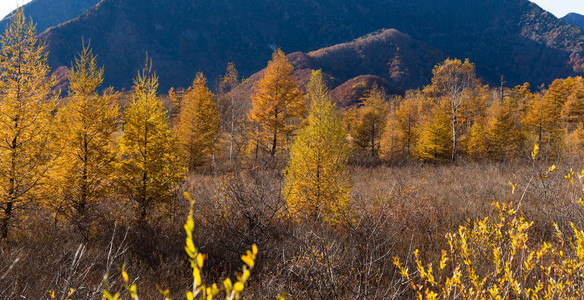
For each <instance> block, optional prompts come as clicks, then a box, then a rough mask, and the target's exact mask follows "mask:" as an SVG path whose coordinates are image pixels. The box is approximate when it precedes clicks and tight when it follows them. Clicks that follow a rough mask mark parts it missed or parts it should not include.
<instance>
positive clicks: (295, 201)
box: [282, 71, 351, 222]
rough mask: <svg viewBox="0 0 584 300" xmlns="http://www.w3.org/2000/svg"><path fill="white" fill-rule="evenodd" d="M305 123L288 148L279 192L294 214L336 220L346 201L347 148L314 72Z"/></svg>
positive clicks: (348, 184) (336, 115)
mask: <svg viewBox="0 0 584 300" xmlns="http://www.w3.org/2000/svg"><path fill="white" fill-rule="evenodd" d="M306 98H307V100H309V101H310V110H309V115H308V118H307V124H306V126H305V127H302V128H301V129H300V130H299V131H298V134H297V135H296V137H295V138H294V143H293V144H292V147H291V148H290V162H289V164H288V167H287V168H286V172H285V174H286V183H285V186H284V188H283V191H282V193H283V195H284V197H285V198H286V199H287V203H288V207H289V212H290V213H291V214H293V215H295V216H297V217H298V216H300V217H301V218H302V216H304V217H310V218H315V219H319V220H326V221H329V222H338V221H339V220H340V218H341V214H342V212H343V211H344V210H345V209H346V208H347V205H348V203H349V192H350V190H351V182H350V175H349V173H348V171H347V169H346V165H347V161H348V159H349V149H348V146H347V141H346V140H345V137H346V132H345V130H344V128H343V122H342V119H341V116H340V114H339V112H338V111H337V108H336V107H335V105H334V104H333V103H332V102H331V100H330V97H329V95H328V91H327V89H326V87H325V84H324V83H323V80H322V73H321V72H320V71H314V72H313V73H312V77H311V79H310V82H309V83H308V86H307V91H306Z"/></svg>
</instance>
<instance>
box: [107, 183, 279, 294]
mask: <svg viewBox="0 0 584 300" xmlns="http://www.w3.org/2000/svg"><path fill="white" fill-rule="evenodd" d="M185 197H186V198H187V199H188V200H189V201H190V203H191V209H190V211H189V215H188V216H187V221H186V223H185V225H184V229H185V232H186V234H187V238H186V242H185V251H186V253H187V255H188V257H189V262H190V263H191V267H192V269H193V289H192V290H191V291H188V292H187V294H186V299H187V300H194V299H207V300H212V299H213V297H215V296H217V295H219V294H220V293H221V289H220V288H219V287H218V286H217V284H216V283H213V284H210V285H205V284H204V283H203V278H202V269H203V264H204V262H205V257H206V255H204V254H202V253H200V252H199V251H198V249H197V247H195V244H194V242H193V231H194V229H195V222H194V220H193V208H194V205H195V200H193V198H192V197H191V195H190V194H188V193H185ZM257 254H258V247H257V246H256V245H255V244H254V245H253V246H252V248H251V250H247V251H246V253H245V254H244V255H242V256H241V260H242V261H243V262H244V263H245V265H244V266H243V267H242V273H241V275H239V276H237V280H236V281H235V283H233V282H232V281H231V279H230V278H227V279H225V280H224V281H223V287H224V293H225V299H226V300H233V299H240V297H241V293H242V292H243V289H244V287H245V283H246V282H247V280H248V279H249V277H250V271H251V270H252V269H253V267H254V266H255V261H256V256H257ZM122 277H123V279H124V285H125V288H126V291H128V293H129V294H130V299H132V300H138V299H139V298H138V292H137V286H136V284H135V283H134V284H130V280H129V276H128V273H126V271H125V268H124V267H123V268H122ZM104 281H106V282H107V275H106V277H105V278H104ZM107 289H108V288H107V285H106V289H105V290H104V292H103V296H102V299H107V300H119V299H121V298H120V294H119V293H116V294H115V295H112V294H111V293H110V292H109V291H108V290H107ZM159 291H160V293H161V294H162V295H163V296H164V299H165V300H170V299H171V295H170V291H169V290H161V289H159ZM278 299H282V300H283V299H284V296H283V294H282V295H280V296H278Z"/></svg>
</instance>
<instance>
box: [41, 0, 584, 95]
mask: <svg viewBox="0 0 584 300" xmlns="http://www.w3.org/2000/svg"><path fill="white" fill-rule="evenodd" d="M380 28H396V29H397V30H399V31H401V32H403V33H404V34H407V35H408V36H411V37H412V38H413V39H415V40H419V41H420V42H422V43H424V44H427V45H430V46H432V47H434V48H437V49H440V50H441V51H442V52H444V53H445V55H446V56H447V57H451V58H454V57H456V58H461V59H464V58H469V59H470V60H471V61H472V62H474V63H476V65H477V71H478V74H479V75H480V76H481V77H483V78H484V79H485V81H486V82H489V83H497V82H498V80H499V79H500V76H501V75H504V76H505V77H506V78H507V82H508V84H510V85H515V84H521V83H523V82H525V81H528V82H531V83H532V85H534V86H539V85H540V84H547V83H550V82H551V81H552V80H553V79H555V78H559V77H566V76H570V75H575V74H581V73H582V72H583V71H584V70H583V66H584V59H583V58H584V49H583V48H582V45H583V44H584V32H583V31H582V30H581V29H579V28H575V27H573V26H570V25H567V24H565V23H564V22H562V21H560V20H559V19H557V18H555V17H554V16H553V15H551V14H550V13H548V12H546V11H544V10H542V9H541V8H539V7H538V6H537V5H535V4H533V3H531V2H529V1H527V0H486V1H479V2H477V1H474V0H472V1H471V0H462V1H460V0H440V1H432V2H430V3H428V2H427V1H423V0H411V1H405V0H381V1H377V0H375V1H374V0H363V1H359V2H358V3H357V2H351V1H332V0H298V1H287V0H273V1H264V0H247V1H243V0H232V1H227V0H216V1H212V2H205V1H202V0H194V1H188V0H176V1H172V2H170V3H167V2H165V1H162V0H144V1H138V0H103V1H101V2H100V3H99V4H98V5H97V6H95V7H94V8H92V9H90V10H89V11H87V12H86V13H84V14H83V15H81V16H79V17H77V18H76V19H74V20H72V21H69V22H67V23H65V24H62V25H60V26H56V27H53V28H51V29H49V30H47V31H46V32H44V33H43V34H42V35H41V37H42V39H43V40H44V41H45V42H46V44H47V46H48V49H49V51H50V54H49V58H50V63H51V65H52V66H53V67H59V66H67V65H70V61H71V60H72V59H73V58H74V56H75V53H76V52H78V51H79V50H80V48H81V39H82V38H84V39H85V40H91V43H92V46H93V47H94V51H95V53H97V54H98V55H99V58H98V60H99V61H100V63H102V64H104V65H105V70H106V85H112V86H115V87H118V88H128V87H130V86H131V84H132V78H133V77H134V76H135V74H136V72H137V70H138V69H140V68H141V66H142V65H143V64H144V60H145V57H146V53H148V56H149V57H150V58H152V59H153V63H154V68H155V69H156V70H157V74H158V75H159V76H160V83H161V89H162V90H164V89H167V88H169V87H170V86H188V85H189V84H190V82H191V81H192V78H194V76H195V74H196V72H199V71H203V72H204V73H205V74H206V75H207V76H208V77H209V78H211V79H213V78H216V77H217V76H218V75H220V74H221V73H222V72H223V70H224V69H225V67H226V65H227V62H230V61H233V62H234V63H235V64H236V66H237V67H238V69H239V70H240V73H241V74H243V75H244V76H250V75H251V74H253V73H255V72H257V71H258V70H260V69H261V68H263V67H265V64H266V62H267V61H268V60H269V58H270V55H271V52H272V51H273V49H274V48H275V47H281V48H282V49H283V50H284V51H285V52H288V53H292V52H296V51H302V52H305V53H307V52H310V51H314V50H317V49H321V48H325V47H327V46H331V45H336V44H339V43H343V42H346V41H350V40H353V39H355V38H358V37H360V36H363V35H366V34H368V33H369V32H373V31H376V30H379V29H380Z"/></svg>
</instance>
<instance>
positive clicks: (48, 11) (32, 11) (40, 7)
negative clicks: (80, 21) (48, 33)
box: [0, 0, 101, 33]
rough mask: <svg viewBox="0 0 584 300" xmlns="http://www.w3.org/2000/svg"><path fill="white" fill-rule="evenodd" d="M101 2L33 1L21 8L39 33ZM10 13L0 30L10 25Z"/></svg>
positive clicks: (89, 0) (71, 0) (87, 0)
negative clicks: (35, 25)
mask: <svg viewBox="0 0 584 300" xmlns="http://www.w3.org/2000/svg"><path fill="white" fill-rule="evenodd" d="M6 1H8V0H6ZM100 1H101V0H33V1H31V2H29V3H27V4H25V5H23V6H22V9H23V10H24V14H25V15H26V17H27V18H30V19H32V20H33V21H34V22H35V23H36V24H37V32H38V33H41V32H43V31H45V30H46V29H48V28H50V27H54V26H57V25H59V24H62V23H65V22H67V21H69V20H71V19H74V18H76V17H77V16H79V15H81V14H83V13H85V12H86V11H87V10H88V9H90V8H91V7H93V6H94V5H96V4H97V3H99V2H100ZM14 13H15V11H12V12H11V13H9V14H8V15H7V16H6V17H4V18H3V19H2V20H0V29H2V32H4V29H5V28H6V27H7V26H8V24H9V23H10V18H11V16H12V15H13V14H14Z"/></svg>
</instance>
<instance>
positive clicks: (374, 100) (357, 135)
mask: <svg viewBox="0 0 584 300" xmlns="http://www.w3.org/2000/svg"><path fill="white" fill-rule="evenodd" d="M361 100H362V102H361V106H360V107H359V108H358V109H357V117H356V119H355V124H353V125H351V137H352V138H353V142H354V143H355V145H356V146H357V147H358V148H359V149H363V150H368V151H369V153H370V156H371V157H372V158H373V157H377V156H378V153H379V148H380V140H381V135H382V133H383V129H384V127H385V121H386V118H387V114H388V112H389V104H388V103H387V95H386V94H385V91H384V90H383V89H381V88H380V87H378V86H374V87H373V88H372V89H371V90H369V91H368V92H367V94H366V96H365V97H363V99H361Z"/></svg>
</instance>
